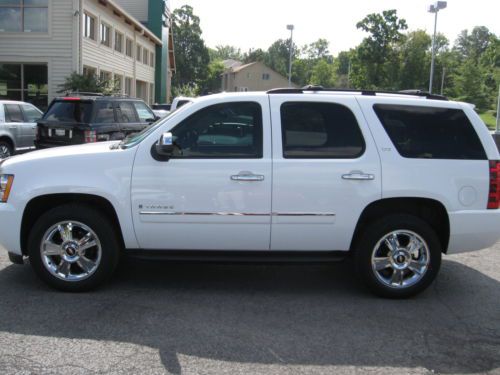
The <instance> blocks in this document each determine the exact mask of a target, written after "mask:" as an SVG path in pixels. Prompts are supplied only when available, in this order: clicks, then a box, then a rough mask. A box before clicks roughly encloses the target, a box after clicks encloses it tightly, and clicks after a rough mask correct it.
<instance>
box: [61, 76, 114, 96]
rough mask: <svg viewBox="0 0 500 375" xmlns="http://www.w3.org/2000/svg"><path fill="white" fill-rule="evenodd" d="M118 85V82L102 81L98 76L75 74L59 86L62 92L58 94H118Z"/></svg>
mask: <svg viewBox="0 0 500 375" xmlns="http://www.w3.org/2000/svg"><path fill="white" fill-rule="evenodd" d="M117 84H118V82H117V81H113V80H101V79H100V78H99V77H98V76H96V75H87V74H78V73H77V72H73V73H71V74H70V75H69V76H68V77H66V78H65V80H64V83H62V84H60V85H59V86H58V87H59V89H60V90H58V91H57V92H58V93H64V92H94V93H101V94H105V95H110V94H114V93H117V92H118V86H117Z"/></svg>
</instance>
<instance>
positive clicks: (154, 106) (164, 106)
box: [151, 103, 172, 112]
mask: <svg viewBox="0 0 500 375" xmlns="http://www.w3.org/2000/svg"><path fill="white" fill-rule="evenodd" d="M171 106H172V104H167V103H163V104H158V103H155V104H151V108H152V109H153V111H154V110H157V109H158V110H160V109H161V110H164V111H169V112H170V107H171Z"/></svg>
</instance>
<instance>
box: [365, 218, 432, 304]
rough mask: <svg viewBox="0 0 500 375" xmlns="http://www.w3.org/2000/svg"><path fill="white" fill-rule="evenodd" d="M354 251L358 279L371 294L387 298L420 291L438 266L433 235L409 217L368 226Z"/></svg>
mask: <svg viewBox="0 0 500 375" xmlns="http://www.w3.org/2000/svg"><path fill="white" fill-rule="evenodd" d="M355 251H356V266H357V269H358V274H359V276H360V277H361V279H363V281H364V282H365V284H366V285H367V286H368V288H369V289H370V290H371V291H372V292H374V293H375V294H377V295H380V296H383V297H388V298H405V297H409V296H412V295H415V294H417V293H419V292H421V291H423V290H424V289H425V288H427V287H428V286H429V285H430V283H431V282H432V281H433V280H434V278H435V277H436V275H437V273H438V271H439V268H440V265H441V245H440V242H439V239H438V237H437V235H436V233H435V232H434V230H433V229H432V228H431V227H430V226H429V224H427V223H426V222H425V221H423V220H421V219H420V218H418V217H415V216H412V215H391V216H387V217H385V218H382V219H380V220H378V221H375V222H373V223H371V224H370V225H369V226H368V228H367V229H366V231H365V232H364V233H363V234H362V236H361V238H360V240H359V241H358V245H357V247H356V250H355Z"/></svg>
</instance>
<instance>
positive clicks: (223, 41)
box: [170, 0, 500, 55]
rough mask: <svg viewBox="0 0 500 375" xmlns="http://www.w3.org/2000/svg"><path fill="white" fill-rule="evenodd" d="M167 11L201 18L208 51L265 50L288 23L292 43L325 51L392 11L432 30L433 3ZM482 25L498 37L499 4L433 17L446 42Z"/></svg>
mask: <svg viewBox="0 0 500 375" xmlns="http://www.w3.org/2000/svg"><path fill="white" fill-rule="evenodd" d="M170 3H171V4H170V5H171V8H172V9H175V8H180V7H181V6H182V5H185V4H187V5H190V6H192V7H193V9H194V13H195V14H196V15H197V16H198V17H200V20H201V29H202V31H203V34H202V37H203V39H204V40H205V43H206V45H207V46H208V47H211V48H215V47H216V46H217V45H232V46H235V47H238V48H241V50H242V52H246V51H248V49H250V48H252V49H255V48H262V49H264V50H266V49H267V48H268V47H269V46H270V45H271V44H272V43H273V42H274V41H276V40H277V39H286V38H289V37H290V31H288V30H287V29H286V25H287V24H293V25H294V27H295V30H294V32H293V41H294V43H295V44H296V45H298V46H299V47H301V46H303V45H305V44H309V43H311V42H314V41H316V40H317V39H319V38H325V39H327V40H328V41H329V42H330V53H333V54H334V55H336V54H337V53H338V52H340V51H344V50H349V49H350V48H352V47H355V46H356V45H358V44H359V43H360V42H361V41H362V40H363V38H364V37H365V36H367V34H366V33H364V32H363V31H360V30H357V29H356V23H357V22H358V21H360V20H362V19H363V18H364V17H365V16H366V15H367V14H370V13H379V12H382V11H383V10H387V9H396V10H397V14H398V17H399V18H404V19H406V21H407V23H408V30H409V31H412V30H417V29H423V30H426V31H427V32H428V33H429V34H432V32H433V30H434V14H431V13H428V12H427V7H428V5H430V4H432V3H434V1H433V0H342V1H338V0H305V1H304V0H303V1H297V0H288V1H287V0H249V1H242V0H170ZM474 26H486V27H488V28H489V29H490V31H491V32H493V33H495V34H497V35H500V1H499V0H474V1H470V0H449V1H448V6H447V8H446V9H444V10H441V11H440V12H439V14H438V22H437V31H438V32H441V33H443V34H445V35H446V37H447V38H448V39H449V40H450V42H451V43H453V41H454V40H455V39H456V37H457V35H458V34H459V33H460V31H462V30H464V29H469V30H472V28H473V27H474Z"/></svg>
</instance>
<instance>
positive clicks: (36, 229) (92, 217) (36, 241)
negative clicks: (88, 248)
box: [28, 204, 119, 292]
mask: <svg viewBox="0 0 500 375" xmlns="http://www.w3.org/2000/svg"><path fill="white" fill-rule="evenodd" d="M61 221H78V222H80V223H83V224H85V225H87V226H88V227H89V228H91V229H92V230H93V231H94V233H95V234H96V235H97V237H98V238H99V241H100V243H101V247H102V254H101V261H100V263H99V266H98V268H97V270H96V271H95V272H94V273H93V274H92V275H91V276H90V277H88V278H87V279H84V280H81V281H64V280H61V279H59V278H57V277H56V276H54V275H52V274H51V273H50V272H49V271H48V270H47V269H46V267H45V265H44V264H43V261H42V256H41V253H40V244H41V241H42V238H43V235H44V234H45V232H46V231H47V229H48V228H49V227H51V226H52V225H54V224H56V223H58V222H61ZM28 256H29V259H30V263H31V265H32V267H33V269H34V271H35V273H36V274H37V275H38V276H39V277H40V278H41V279H42V280H43V281H45V282H46V283H47V284H48V285H50V286H51V287H53V288H56V289H59V290H62V291H68V292H83V291H88V290H91V289H94V288H96V287H98V286H99V285H101V284H102V283H104V282H105V281H107V280H108V279H109V277H111V275H112V274H113V271H114V270H115V268H116V265H117V263H118V259H119V241H118V240H117V237H116V231H115V229H114V228H113V225H112V224H111V222H110V221H109V219H108V218H107V217H106V215H105V214H104V213H102V212H100V211H99V210H97V209H95V208H92V207H87V206H83V205H79V204H68V205H63V206H59V207H55V208H53V209H51V210H49V211H47V212H45V213H44V214H43V215H41V216H40V218H39V219H38V220H37V221H36V223H35V224H34V226H33V228H32V229H31V232H30V234H29V236H28Z"/></svg>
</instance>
